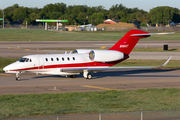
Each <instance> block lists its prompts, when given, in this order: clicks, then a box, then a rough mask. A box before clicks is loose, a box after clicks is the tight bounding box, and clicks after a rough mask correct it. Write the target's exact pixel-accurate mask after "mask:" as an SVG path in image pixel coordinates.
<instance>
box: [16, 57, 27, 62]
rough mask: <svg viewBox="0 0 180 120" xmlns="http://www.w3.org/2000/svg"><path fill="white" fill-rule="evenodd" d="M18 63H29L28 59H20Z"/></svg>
mask: <svg viewBox="0 0 180 120" xmlns="http://www.w3.org/2000/svg"><path fill="white" fill-rule="evenodd" d="M18 61H19V62H29V58H20V59H19V60H18Z"/></svg>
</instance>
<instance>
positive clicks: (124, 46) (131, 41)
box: [109, 30, 151, 55]
mask: <svg viewBox="0 0 180 120" xmlns="http://www.w3.org/2000/svg"><path fill="white" fill-rule="evenodd" d="M149 36H151V35H150V34H149V33H148V32H144V31H141V30H131V31H129V32H128V33H126V34H125V35H124V36H123V37H122V38H121V39H120V40H119V41H118V42H117V43H116V44H115V45H114V46H113V47H112V48H110V49H109V50H116V51H120V52H123V53H125V54H128V55H129V54H130V53H131V51H132V50H133V48H134V47H135V45H136V44H137V42H138V41H139V39H141V38H146V37H149Z"/></svg>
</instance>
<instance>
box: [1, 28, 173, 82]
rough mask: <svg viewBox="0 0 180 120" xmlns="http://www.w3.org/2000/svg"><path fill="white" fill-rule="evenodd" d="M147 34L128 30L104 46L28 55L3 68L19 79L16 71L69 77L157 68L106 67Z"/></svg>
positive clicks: (87, 76)
mask: <svg viewBox="0 0 180 120" xmlns="http://www.w3.org/2000/svg"><path fill="white" fill-rule="evenodd" d="M153 34H154V33H153ZM151 35H152V34H150V33H148V32H144V31H141V30H131V31H129V32H128V33H126V34H125V35H124V37H122V38H121V39H120V40H119V41H118V42H117V43H116V44H115V45H114V46H113V47H111V48H110V49H108V50H92V49H76V50H74V51H73V52H71V53H69V54H44V55H28V56H24V57H22V58H21V59H19V60H18V61H16V62H14V63H12V64H10V65H8V66H6V67H4V68H3V70H4V71H5V72H6V73H15V74H16V80H20V77H19V74H20V73H24V72H31V73H36V74H49V75H61V76H70V77H72V78H75V77H76V75H78V74H81V73H82V74H83V76H84V77H85V78H86V79H91V78H92V75H91V73H93V72H98V71H103V70H113V69H114V70H119V69H152V68H157V67H110V66H113V65H115V64H117V63H119V62H122V61H124V60H126V59H128V58H129V54H130V52H131V51H132V49H133V48H134V46H135V45H136V44H137V42H138V41H139V39H141V38H146V37H149V36H151ZM170 59H171V56H170V57H169V58H168V59H167V60H166V62H165V63H163V64H162V65H160V66H159V67H163V66H165V65H166V64H167V63H168V62H169V60H170Z"/></svg>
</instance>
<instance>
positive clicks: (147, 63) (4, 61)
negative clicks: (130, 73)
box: [0, 58, 180, 72]
mask: <svg viewBox="0 0 180 120" xmlns="http://www.w3.org/2000/svg"><path fill="white" fill-rule="evenodd" d="M18 59H19V58H0V63H1V64H0V72H3V68H4V67H5V66H7V65H9V64H11V63H13V62H15V61H17V60H18ZM164 62H165V60H133V59H128V60H125V61H123V62H121V63H118V64H116V65H114V67H125V66H134V67H135V66H159V65H161V64H162V63H164ZM165 67H166V68H168V67H180V61H179V60H170V62H169V63H168V64H167V65H166V66H165Z"/></svg>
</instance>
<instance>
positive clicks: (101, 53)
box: [89, 50, 124, 62]
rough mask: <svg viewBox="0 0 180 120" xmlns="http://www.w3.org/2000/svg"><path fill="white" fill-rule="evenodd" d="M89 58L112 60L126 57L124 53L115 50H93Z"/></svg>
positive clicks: (100, 60)
mask: <svg viewBox="0 0 180 120" xmlns="http://www.w3.org/2000/svg"><path fill="white" fill-rule="evenodd" d="M89 58H90V60H92V61H96V62H112V61H117V60H121V59H123V58H124V53H122V52H119V51H114V50H91V51H90V52H89Z"/></svg>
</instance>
